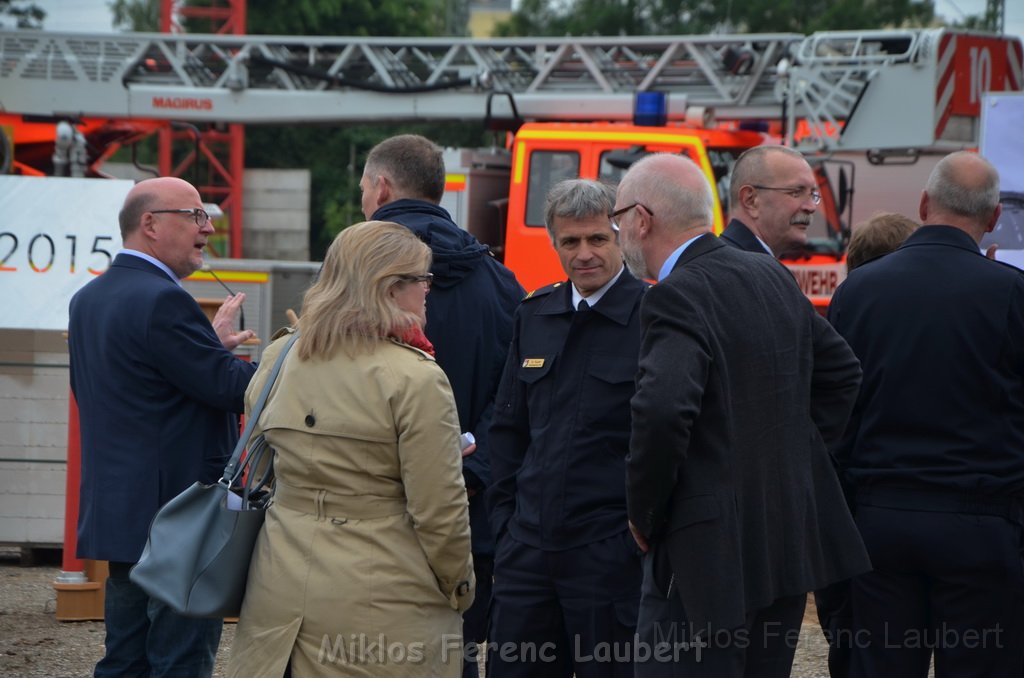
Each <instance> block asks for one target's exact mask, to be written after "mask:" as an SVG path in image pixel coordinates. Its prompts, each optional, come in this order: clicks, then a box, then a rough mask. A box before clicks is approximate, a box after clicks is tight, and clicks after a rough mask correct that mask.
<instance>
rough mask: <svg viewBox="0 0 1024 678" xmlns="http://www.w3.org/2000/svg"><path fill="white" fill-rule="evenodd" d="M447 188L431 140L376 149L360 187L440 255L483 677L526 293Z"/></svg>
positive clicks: (444, 356) (444, 361)
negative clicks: (453, 206) (499, 438)
mask: <svg viewBox="0 0 1024 678" xmlns="http://www.w3.org/2000/svg"><path fill="white" fill-rule="evenodd" d="M444 184H445V168H444V160H443V158H442V153H441V149H440V148H438V147H437V145H436V144H434V143H433V142H431V141H430V140H429V139H426V138H424V137H421V136H418V135H414V134H402V135H399V136H396V137H391V138H390V139H386V140H384V141H382V142H381V143H379V144H377V145H376V146H375V147H374V148H373V149H372V150H371V151H370V154H369V155H368V156H367V158H366V164H365V166H364V167H363V176H362V179H361V180H360V182H359V188H360V190H361V191H362V207H363V214H364V215H365V216H366V218H367V219H372V220H378V221H392V222H395V223H397V224H401V225H402V226H405V227H406V228H408V229H409V230H411V231H412V232H413V233H415V234H416V235H417V236H418V237H419V238H420V240H422V241H423V242H425V243H426V244H427V246H428V247H430V251H431V252H432V253H433V262H432V264H431V273H433V275H434V279H433V281H432V282H433V287H432V288H431V291H430V298H429V300H428V301H427V327H426V335H427V338H428V339H429V340H430V343H432V344H433V345H434V350H435V356H436V358H437V363H438V365H440V366H441V369H443V370H444V373H445V374H446V375H447V376H448V381H449V382H451V386H452V392H453V394H454V395H455V405H456V408H457V409H458V413H459V424H460V426H461V427H462V430H463V431H466V432H471V433H473V435H474V436H475V437H476V446H477V447H476V451H475V452H473V454H471V455H469V456H467V457H465V458H464V459H463V475H464V477H465V481H466V488H467V490H468V492H469V523H470V527H471V529H472V533H473V566H474V570H475V571H476V581H477V589H476V598H475V601H474V603H473V606H472V607H471V608H470V609H469V610H467V611H466V613H465V614H464V615H463V620H464V623H463V633H464V636H465V639H466V643H467V651H466V655H465V658H466V662H465V664H464V669H465V671H464V675H465V676H467V677H469V676H472V677H473V678H476V676H477V675H478V671H477V664H476V661H475V657H476V656H477V648H478V647H479V645H480V643H482V642H483V641H484V640H485V639H486V635H487V626H488V618H487V611H488V606H489V603H490V597H491V591H490V583H491V579H492V575H491V570H492V567H493V565H492V564H493V561H494V540H493V538H492V537H491V531H490V528H489V526H488V520H487V511H486V508H485V507H484V498H483V491H484V490H485V489H486V488H487V485H488V483H489V482H490V478H491V472H490V462H489V457H490V452H489V449H490V446H489V444H488V438H487V432H488V430H489V429H490V423H491V414H492V411H493V406H494V392H495V390H496V389H497V388H498V380H499V379H500V378H501V368H502V366H503V365H504V364H505V356H506V355H507V354H508V344H509V341H510V340H511V339H512V314H513V313H514V312H515V308H516V306H518V305H519V302H520V301H521V300H522V298H523V295H525V294H526V292H525V291H524V290H523V288H522V287H521V286H520V285H519V283H518V282H517V281H516V278H515V275H513V273H512V271H510V270H509V269H507V268H505V266H503V265H502V264H501V263H500V262H498V260H497V259H495V258H494V257H493V256H492V255H491V253H490V251H489V250H488V248H487V246H486V245H483V244H481V243H480V242H479V241H477V239H476V238H474V237H473V236H472V235H471V234H470V233H469V232H468V231H466V230H464V229H461V228H459V227H458V226H457V225H456V224H455V222H453V221H452V218H451V215H450V214H448V212H447V210H445V209H444V208H443V207H441V205H440V202H441V197H442V196H443V195H444Z"/></svg>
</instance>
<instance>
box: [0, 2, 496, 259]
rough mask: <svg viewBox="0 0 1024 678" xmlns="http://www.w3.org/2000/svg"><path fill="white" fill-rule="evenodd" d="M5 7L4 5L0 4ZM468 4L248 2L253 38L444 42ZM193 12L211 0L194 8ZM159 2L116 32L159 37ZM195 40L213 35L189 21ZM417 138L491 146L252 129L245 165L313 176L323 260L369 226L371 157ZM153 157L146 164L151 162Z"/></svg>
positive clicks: (448, 129) (446, 133)
mask: <svg viewBox="0 0 1024 678" xmlns="http://www.w3.org/2000/svg"><path fill="white" fill-rule="evenodd" d="M0 1H3V0H0ZM460 2H463V0H291V1H290V2H288V3H283V2H280V1H279V0H249V2H248V6H247V23H248V25H247V27H246V28H247V30H248V32H249V33H250V34H254V35H255V34H263V35H354V36H373V35H399V36H418V35H440V34H442V33H444V32H445V27H446V25H447V26H448V28H449V31H448V32H452V31H451V30H450V29H451V28H452V16H453V13H457V12H458V11H460V9H459V6H458V5H459V3H460ZM189 4H190V5H192V6H204V5H209V4H210V0H189ZM159 6H160V0H113V2H112V3H111V9H112V10H113V11H114V14H115V22H116V25H117V26H119V27H121V28H126V29H128V30H136V31H150V30H157V25H158V23H159ZM186 27H187V29H188V30H189V31H190V32H208V31H209V30H210V27H209V26H208V25H204V22H203V21H201V20H200V21H194V20H193V21H190V22H189V23H188V24H187V26H186ZM404 132H414V133H419V134H423V135H424V136H427V137H429V138H430V139H433V140H434V141H436V142H437V143H439V144H441V145H442V146H479V145H482V144H485V143H486V142H487V141H488V139H487V135H486V134H485V132H484V129H483V121H481V124H480V125H478V126H476V125H465V124H460V125H443V124H435V125H373V126H371V125H348V126H343V125H322V124H321V125H308V126H307V125H287V126H279V125H260V126H257V125H249V126H247V127H246V132H245V134H246V140H245V165H246V167H260V168H271V169H272V168H309V169H310V172H311V174H312V189H311V196H310V252H311V256H312V257H313V258H314V259H319V258H322V256H323V253H324V251H325V250H326V249H327V246H328V245H330V243H331V241H332V240H333V239H334V236H335V235H337V233H338V232H339V231H340V230H341V229H342V228H344V227H346V226H348V225H350V224H352V223H355V222H359V221H362V220H363V214H362V209H361V207H360V192H359V179H360V177H361V176H362V168H363V163H364V162H365V161H366V154H367V153H368V152H369V150H370V149H371V148H372V147H373V146H374V145H375V144H376V143H377V142H379V141H381V140H383V139H385V138H387V137H388V136H391V135H393V134H401V133H404ZM147 157H148V156H147Z"/></svg>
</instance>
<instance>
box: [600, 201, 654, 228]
mask: <svg viewBox="0 0 1024 678" xmlns="http://www.w3.org/2000/svg"><path fill="white" fill-rule="evenodd" d="M634 207H643V208H644V209H645V210H647V213H648V214H650V215H651V216H652V217H653V216H654V212H652V211H651V210H650V208H648V207H647V205H645V204H643V203H640V202H635V203H633V204H632V205H626V206H625V207H623V208H620V209H617V210H615V211H614V212H612V213H611V214H609V215H608V219H609V220H611V222H612V230H613V231H615V232H616V233H618V232H619V224H618V222H616V221H615V217H617V216H619V215H620V214H625V213H626V212H628V211H629V210H631V209H633V208H634Z"/></svg>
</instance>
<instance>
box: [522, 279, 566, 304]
mask: <svg viewBox="0 0 1024 678" xmlns="http://www.w3.org/2000/svg"><path fill="white" fill-rule="evenodd" d="M564 284H565V283H564V282H556V283H551V284H550V285H545V286H544V287H538V288H537V289H535V290H534V291H532V292H530V293H529V294H527V295H526V296H525V297H523V301H529V300H530V299H538V298H540V297H543V296H546V295H548V294H551V293H552V292H553V291H555V290H556V289H557V288H559V287H561V286H562V285H564Z"/></svg>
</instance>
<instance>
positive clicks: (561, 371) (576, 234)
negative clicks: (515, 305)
mask: <svg viewBox="0 0 1024 678" xmlns="http://www.w3.org/2000/svg"><path fill="white" fill-rule="evenodd" d="M614 201H615V193H614V191H613V190H612V189H611V188H609V187H608V186H605V185H603V184H600V183H598V182H595V181H588V180H581V179H573V180H568V181H563V182H561V183H559V184H557V185H555V186H554V188H552V189H551V191H550V193H549V194H548V197H547V205H546V214H545V225H546V226H547V229H548V233H549V234H550V236H551V241H552V244H553V245H554V248H555V251H556V253H557V254H558V258H559V260H560V261H561V264H562V268H563V269H564V270H565V272H566V274H567V275H568V276H569V281H568V282H567V283H566V282H560V283H555V284H553V285H549V286H548V287H544V288H541V289H539V290H537V291H536V292H534V293H532V294H531V295H530V296H529V297H527V299H526V300H525V301H523V303H522V305H521V306H520V307H519V309H518V310H517V312H516V316H515V326H514V335H513V339H512V346H511V348H510V350H509V356H508V361H507V362H506V364H505V371H504V374H503V376H502V380H501V386H500V387H499V389H498V396H497V398H496V401H495V414H494V421H493V425H492V428H491V472H492V485H491V488H490V490H489V491H488V493H487V498H488V505H489V507H490V512H491V524H492V526H493V530H494V534H495V536H496V537H497V550H496V555H495V566H494V570H495V577H494V579H495V583H494V606H493V612H492V626H491V637H490V643H491V645H489V646H488V670H487V675H488V678H508V677H509V676H529V677H530V678H542V677H544V676H551V677H552V678H555V677H558V678H562V677H563V676H567V675H571V674H572V673H573V672H575V674H576V675H577V676H580V677H581V678H594V677H598V676H608V677H612V676H616V677H618V676H621V677H623V678H626V677H627V676H628V677H629V678H632V675H633V667H632V663H631V661H630V656H631V649H630V648H631V647H632V642H631V640H632V636H633V633H634V630H635V626H636V615H637V606H638V604H639V595H640V581H641V573H640V554H639V551H638V549H637V546H636V544H635V543H633V540H632V539H631V537H630V535H629V531H628V528H627V520H626V490H625V457H626V453H627V452H628V449H629V432H630V414H629V399H630V398H631V397H632V395H633V378H634V376H635V374H636V367H637V355H638V351H639V347H640V324H639V308H640V300H641V299H642V298H643V295H644V292H645V290H646V289H647V287H648V285H647V284H646V283H644V282H642V281H640V280H637V279H636V278H634V277H633V276H632V275H630V273H629V272H628V271H626V270H625V267H624V266H623V260H622V252H621V250H620V249H619V244H618V233H617V228H616V226H615V224H614V223H613V221H612V216H613V215H612V206H613V205H614Z"/></svg>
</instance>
